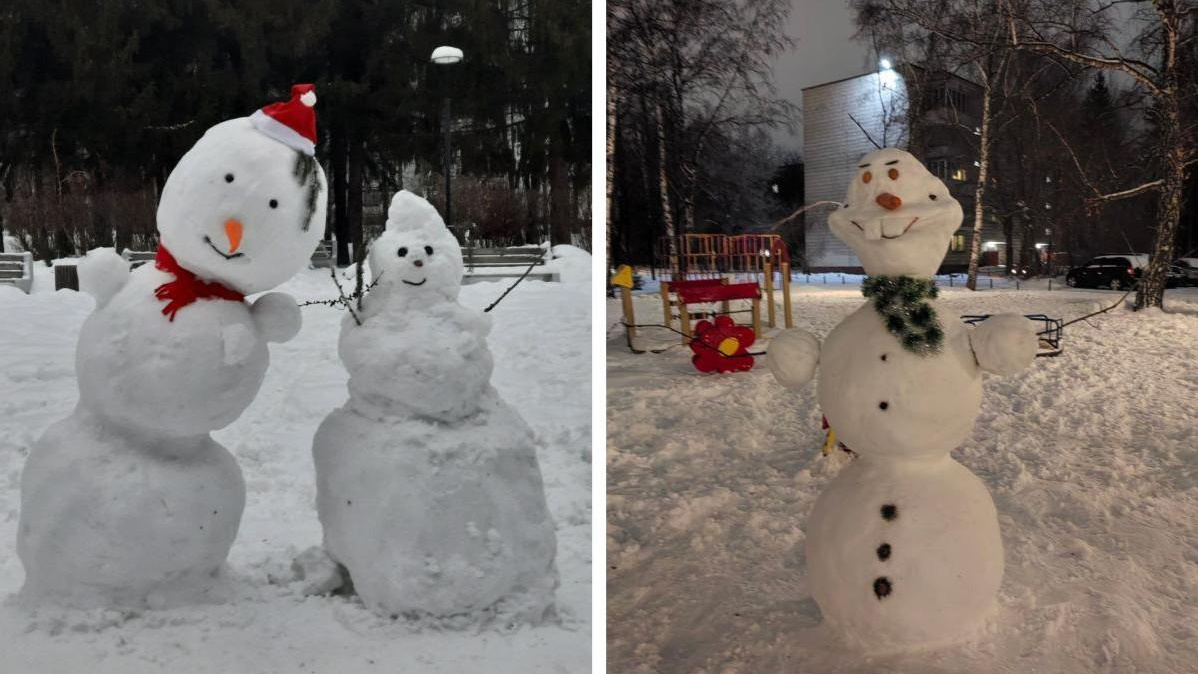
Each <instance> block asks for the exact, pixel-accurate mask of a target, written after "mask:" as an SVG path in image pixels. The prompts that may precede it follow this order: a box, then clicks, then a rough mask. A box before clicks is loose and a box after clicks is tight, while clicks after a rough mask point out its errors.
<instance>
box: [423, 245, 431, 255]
mask: <svg viewBox="0 0 1198 674" xmlns="http://www.w3.org/2000/svg"><path fill="white" fill-rule="evenodd" d="M424 254H425V255H432V254H433V247H432V246H425V247H424Z"/></svg>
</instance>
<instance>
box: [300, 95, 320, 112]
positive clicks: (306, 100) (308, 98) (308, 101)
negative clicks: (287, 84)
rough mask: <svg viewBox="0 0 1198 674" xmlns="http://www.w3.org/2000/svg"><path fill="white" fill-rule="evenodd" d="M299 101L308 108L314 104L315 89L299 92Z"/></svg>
mask: <svg viewBox="0 0 1198 674" xmlns="http://www.w3.org/2000/svg"><path fill="white" fill-rule="evenodd" d="M300 103H303V104H304V105H306V106H308V107H309V108H310V107H312V106H314V105H316V92H315V91H307V92H304V93H302V94H300Z"/></svg>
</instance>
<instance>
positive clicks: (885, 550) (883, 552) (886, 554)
mask: <svg viewBox="0 0 1198 674" xmlns="http://www.w3.org/2000/svg"><path fill="white" fill-rule="evenodd" d="M878 559H880V560H882V561H883V562H884V561H886V560H888V559H890V544H889V543H883V544H881V545H879V546H878Z"/></svg>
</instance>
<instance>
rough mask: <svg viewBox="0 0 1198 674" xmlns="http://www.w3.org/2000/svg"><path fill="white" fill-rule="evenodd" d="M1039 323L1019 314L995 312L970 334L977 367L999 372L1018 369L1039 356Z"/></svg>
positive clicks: (1006, 372)
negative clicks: (1037, 353) (1037, 332)
mask: <svg viewBox="0 0 1198 674" xmlns="http://www.w3.org/2000/svg"><path fill="white" fill-rule="evenodd" d="M1036 326H1037V323H1036V322H1034V321H1029V320H1028V319H1027V318H1025V317H1024V316H1021V315H1019V314H996V315H994V316H991V317H990V318H988V319H986V320H985V321H982V322H981V323H979V324H978V325H977V327H975V328H974V329H973V330H972V331H971V332H970V333H969V346H970V348H971V349H973V356H974V358H975V359H976V360H977V363H978V367H980V368H981V369H982V370H984V371H986V372H990V373H992V374H997V375H1003V376H1005V375H1011V374H1015V373H1016V372H1019V371H1020V370H1022V369H1024V368H1025V367H1027V366H1028V365H1031V364H1032V361H1033V360H1035V358H1036V351H1037V350H1039V338H1038V337H1037V335H1036Z"/></svg>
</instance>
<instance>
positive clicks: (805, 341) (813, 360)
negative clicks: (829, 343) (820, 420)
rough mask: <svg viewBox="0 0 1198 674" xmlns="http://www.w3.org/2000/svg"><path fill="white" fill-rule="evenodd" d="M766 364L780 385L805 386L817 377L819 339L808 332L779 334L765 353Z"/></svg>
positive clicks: (789, 331) (788, 386)
mask: <svg viewBox="0 0 1198 674" xmlns="http://www.w3.org/2000/svg"><path fill="white" fill-rule="evenodd" d="M765 362H766V364H768V365H769V368H770V372H772V373H774V379H776V380H777V381H778V383H779V384H781V385H783V386H785V387H787V388H799V387H800V386H804V385H805V384H807V382H809V381H811V380H812V379H813V378H814V377H815V368H816V366H818V365H819V338H818V337H816V336H815V335H813V334H811V333H810V332H807V331H806V330H786V331H785V332H782V333H779V334H778V336H777V337H774V341H772V342H770V346H769V349H767V350H766V352H765Z"/></svg>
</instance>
